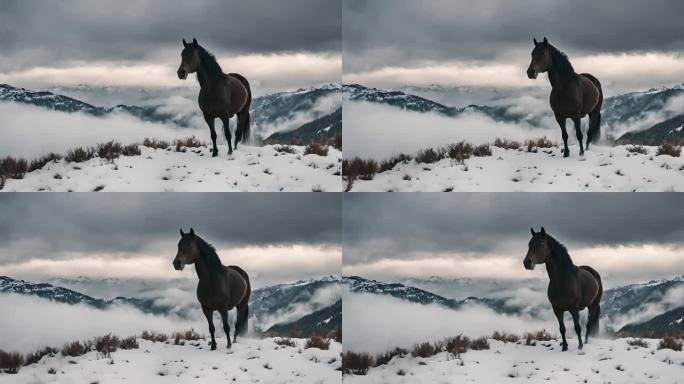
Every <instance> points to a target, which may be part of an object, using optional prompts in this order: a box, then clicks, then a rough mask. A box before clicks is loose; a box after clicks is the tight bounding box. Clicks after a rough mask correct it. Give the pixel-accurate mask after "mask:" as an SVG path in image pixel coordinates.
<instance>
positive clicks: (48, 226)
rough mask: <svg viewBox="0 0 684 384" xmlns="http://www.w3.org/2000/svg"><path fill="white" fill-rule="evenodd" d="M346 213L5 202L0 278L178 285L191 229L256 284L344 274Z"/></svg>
mask: <svg viewBox="0 0 684 384" xmlns="http://www.w3.org/2000/svg"><path fill="white" fill-rule="evenodd" d="M340 207H341V203H340V196H339V195H336V194H296V193H294V194H268V193H266V194H225V193H223V194H218V193H217V194H211V193H188V194H171V193H160V194H145V193H141V194H128V193H116V194H108V195H100V194H87V193H86V194H50V195H38V194H15V195H11V194H10V195H3V196H0V217H2V218H3V220H1V221H0V275H9V276H14V277H24V276H26V277H31V276H44V277H54V276H78V275H86V276H98V277H101V276H112V277H143V278H144V277H150V278H152V277H179V276H180V274H179V273H177V272H175V271H174V270H173V268H172V265H171V262H172V259H173V258H174V256H175V255H176V251H177V243H178V240H179V239H180V234H179V229H180V228H181V227H182V228H183V229H184V230H185V231H186V232H187V231H189V229H190V227H191V226H192V227H193V228H194V229H195V231H196V233H197V234H198V235H200V236H201V237H202V238H204V239H205V240H206V241H208V242H210V243H211V244H213V245H214V246H215V247H216V248H217V250H218V253H219V256H220V257H221V259H222V261H223V263H224V264H225V265H228V264H237V265H241V266H243V268H245V269H246V270H247V271H248V272H250V273H251V274H252V275H255V276H256V275H259V276H263V278H268V279H271V280H273V279H274V278H277V277H280V278H281V279H282V280H284V281H290V280H292V279H299V278H304V277H312V276H320V275H325V274H339V271H340V263H341V249H340V225H341V224H340V223H341V213H340ZM182 273H183V274H184V275H187V276H188V277H193V278H194V273H195V272H194V268H186V270H185V271H183V272H182ZM281 282H282V281H281Z"/></svg>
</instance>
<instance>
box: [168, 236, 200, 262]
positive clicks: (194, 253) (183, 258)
mask: <svg viewBox="0 0 684 384" xmlns="http://www.w3.org/2000/svg"><path fill="white" fill-rule="evenodd" d="M180 234H181V239H180V241H179V242H178V252H177V253H176V258H175V259H173V268H174V269H175V270H176V271H182V270H183V267H185V265H186V264H193V263H194V262H195V261H197V259H198V258H199V257H200V253H199V247H198V245H197V236H195V230H193V229H192V228H190V233H183V230H182V229H181V230H180Z"/></svg>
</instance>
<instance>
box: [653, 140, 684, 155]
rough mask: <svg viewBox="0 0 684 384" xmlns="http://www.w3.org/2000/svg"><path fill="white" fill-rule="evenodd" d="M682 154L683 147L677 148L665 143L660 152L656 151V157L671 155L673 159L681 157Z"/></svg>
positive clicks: (660, 147) (659, 149)
mask: <svg viewBox="0 0 684 384" xmlns="http://www.w3.org/2000/svg"><path fill="white" fill-rule="evenodd" d="M681 153H682V147H680V146H675V145H673V144H670V143H663V144H661V145H660V146H659V147H658V150H657V151H656V156H660V155H670V156H672V157H679V155H680V154H681Z"/></svg>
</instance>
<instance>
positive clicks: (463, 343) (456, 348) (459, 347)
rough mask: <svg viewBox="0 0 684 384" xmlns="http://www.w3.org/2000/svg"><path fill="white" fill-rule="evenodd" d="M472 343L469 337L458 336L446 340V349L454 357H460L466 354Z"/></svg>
mask: <svg viewBox="0 0 684 384" xmlns="http://www.w3.org/2000/svg"><path fill="white" fill-rule="evenodd" d="M471 343H472V341H471V340H470V338H469V337H468V336H463V335H458V336H455V337H450V338H447V339H446V340H444V349H445V350H446V351H447V352H449V353H451V354H452V355H454V356H456V355H460V354H461V353H466V352H467V351H468V349H469V348H470V345H471Z"/></svg>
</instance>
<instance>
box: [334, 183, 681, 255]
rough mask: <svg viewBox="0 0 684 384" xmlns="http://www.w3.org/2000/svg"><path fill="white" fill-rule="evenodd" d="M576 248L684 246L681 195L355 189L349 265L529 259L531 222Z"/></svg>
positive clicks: (348, 222) (350, 199)
mask: <svg viewBox="0 0 684 384" xmlns="http://www.w3.org/2000/svg"><path fill="white" fill-rule="evenodd" d="M532 226H534V227H535V229H536V230H539V228H540V227H541V226H545V228H546V230H547V231H548V232H549V233H550V234H551V235H553V236H554V237H555V238H556V239H558V240H559V241H561V242H563V243H565V244H566V245H568V246H569V247H573V246H574V247H577V246H599V245H608V246H613V245H635V244H644V243H650V244H653V243H656V244H676V245H683V244H684V196H681V195H680V194H621V193H608V194H598V193H592V194H580V193H567V194H566V193H498V194H497V193H459V194H456V195H452V194H430V193H422V194H420V193H419V194H416V193H408V194H348V195H345V201H344V224H343V247H344V263H345V265H347V264H355V263H362V262H367V261H372V260H376V259H380V258H392V259H409V258H412V257H415V256H416V254H419V253H424V254H430V253H438V252H453V253H459V254H473V255H476V254H484V253H486V252H501V254H505V255H516V256H520V257H522V255H524V253H525V252H526V251H527V248H526V246H527V242H528V241H529V238H530V227H532ZM570 250H571V251H572V248H570Z"/></svg>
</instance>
